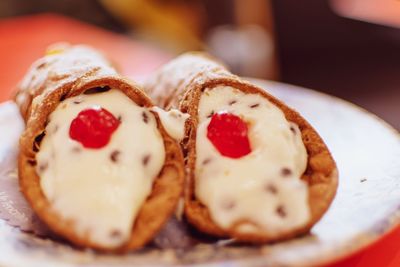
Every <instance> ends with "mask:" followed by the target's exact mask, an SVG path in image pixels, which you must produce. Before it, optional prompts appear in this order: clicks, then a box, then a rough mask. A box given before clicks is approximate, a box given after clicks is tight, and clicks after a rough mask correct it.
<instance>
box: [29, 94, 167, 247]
mask: <svg viewBox="0 0 400 267" xmlns="http://www.w3.org/2000/svg"><path fill="white" fill-rule="evenodd" d="M99 106H100V107H102V108H105V109H107V110H108V111H109V112H111V113H112V114H113V115H114V116H115V117H116V118H119V119H120V120H121V123H120V125H119V127H118V128H117V130H116V131H115V132H114V133H113V134H112V137H111V140H110V142H109V143H108V144H107V145H106V146H105V147H103V148H101V149H88V148H84V147H83V146H82V144H81V143H79V142H77V141H75V140H72V139H71V138H70V137H69V128H70V124H71V121H72V120H73V119H74V118H75V117H76V116H77V114H78V113H79V112H80V111H82V110H84V109H87V108H92V107H99ZM143 114H145V115H143ZM49 120H50V121H49V123H48V125H47V126H46V135H45V137H44V138H43V140H42V143H41V146H40V151H39V152H38V153H37V155H36V159H37V162H38V166H37V172H38V174H39V176H40V179H41V180H40V183H41V187H42V190H43V193H44V195H45V196H46V198H47V199H48V200H49V201H50V203H51V206H52V208H53V209H54V210H55V211H56V212H57V213H58V214H60V215H61V216H62V217H64V219H66V220H71V221H72V222H73V224H71V227H74V229H75V231H76V233H77V234H78V235H79V236H81V237H87V238H89V239H90V240H91V241H92V242H95V243H97V244H100V245H102V246H104V247H111V248H112V247H117V246H119V245H121V244H123V243H124V242H126V241H127V240H128V239H129V238H130V235H131V230H132V226H133V223H134V221H135V218H136V216H137V213H138V211H139V210H140V208H141V206H142V204H143V203H144V201H145V200H146V198H147V197H148V196H149V194H150V193H151V189H152V184H153V181H154V179H155V177H157V175H158V173H159V172H160V170H161V168H162V166H163V164H164V159H165V150H164V143H163V139H162V137H161V134H160V133H159V131H158V128H157V124H156V120H155V117H154V115H153V114H152V112H151V111H150V110H149V109H147V108H143V107H139V106H138V105H136V104H135V103H134V102H133V101H132V100H131V99H129V98H128V97H127V96H126V95H124V94H123V93H122V92H120V91H118V90H115V89H112V90H110V91H108V92H104V93H96V94H91V95H79V96H76V97H72V98H68V99H66V100H65V101H63V102H62V103H60V104H59V105H58V107H57V108H56V110H55V111H54V112H52V113H51V115H50V117H49Z"/></svg>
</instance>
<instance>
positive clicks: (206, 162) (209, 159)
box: [202, 158, 211, 165]
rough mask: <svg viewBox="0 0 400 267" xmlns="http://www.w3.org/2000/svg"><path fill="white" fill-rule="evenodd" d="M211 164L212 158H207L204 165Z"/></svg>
mask: <svg viewBox="0 0 400 267" xmlns="http://www.w3.org/2000/svg"><path fill="white" fill-rule="evenodd" d="M210 162H211V158H206V159H205V160H203V163H202V164H203V165H207V164H208V163H210Z"/></svg>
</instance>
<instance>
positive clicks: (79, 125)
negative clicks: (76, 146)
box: [69, 107, 120, 149]
mask: <svg viewBox="0 0 400 267" xmlns="http://www.w3.org/2000/svg"><path fill="white" fill-rule="evenodd" d="M119 124H120V121H119V120H118V119H116V118H115V117H114V115H113V114H111V113H110V112H109V111H107V110H106V109H104V108H100V107H99V108H97V107H96V108H89V109H85V110H82V111H81V112H79V114H78V115H77V116H76V118H75V119H73V121H72V122H71V126H70V128H69V136H70V137H71V139H73V140H76V141H78V142H80V143H81V144H82V145H83V146H84V147H86V148H97V149H98V148H102V147H104V146H106V145H107V144H108V142H109V141H110V138H111V135H112V134H113V133H114V131H115V130H116V129H117V128H118V126H119Z"/></svg>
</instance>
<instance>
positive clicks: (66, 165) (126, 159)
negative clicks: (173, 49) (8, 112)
mask: <svg viewBox="0 0 400 267" xmlns="http://www.w3.org/2000/svg"><path fill="white" fill-rule="evenodd" d="M15 101H16V103H17V104H18V106H19V107H20V111H21V114H22V116H23V118H24V120H25V122H26V128H25V131H24V132H23V134H22V136H21V138H20V154H19V163H18V171H19V183H20V188H21V191H22V192H23V194H24V195H25V197H26V199H27V200H28V202H29V203H30V205H31V206H32V208H33V210H34V211H35V212H36V213H37V215H38V216H39V217H40V219H41V220H43V221H44V222H45V223H46V224H47V226H48V227H49V228H50V229H51V230H52V231H53V232H55V233H56V234H58V235H60V236H62V237H64V238H65V239H67V240H69V241H71V242H72V243H74V244H76V245H78V246H83V247H90V248H94V249H98V250H104V251H126V250H132V249H136V248H140V247H142V246H144V245H145V244H146V243H148V242H149V241H150V240H152V239H153V237H154V236H155V235H156V233H157V232H158V231H159V230H160V228H161V227H162V226H163V224H164V223H165V222H166V221H167V220H168V219H169V216H170V215H171V213H173V212H174V210H175V206H176V204H177V203H178V200H179V198H180V197H181V193H182V190H183V180H184V168H183V157H182V153H181V150H180V148H179V145H178V143H177V140H176V139H174V138H173V137H171V136H170V134H169V133H168V132H173V133H177V132H178V133H179V127H180V125H179V123H178V122H176V123H169V124H168V123H166V124H165V125H166V126H164V124H163V123H162V121H161V118H160V116H159V115H158V113H160V112H161V111H158V112H155V111H154V110H153V104H152V102H151V101H150V99H149V98H148V97H147V96H146V95H145V93H144V92H143V91H142V90H141V89H139V87H138V86H137V85H135V84H133V83H131V82H128V81H127V80H125V79H123V78H121V77H120V75H119V74H118V73H117V71H116V70H115V68H114V67H113V66H112V65H111V64H110V63H109V61H108V60H107V59H106V58H105V57H104V56H103V55H102V54H101V53H99V52H98V51H96V50H94V49H92V48H90V47H86V46H82V45H76V46H70V45H58V46H53V47H52V48H50V49H49V51H48V53H47V55H46V56H44V57H43V58H41V59H39V60H37V61H36V62H35V63H34V64H33V65H32V67H31V68H30V70H29V71H28V73H27V74H26V76H25V77H24V79H23V80H22V82H21V83H20V85H19V88H18V92H17V94H16V96H15ZM175 113H176V117H178V115H179V116H181V117H182V116H183V115H181V114H180V113H177V112H175ZM181 121H182V123H183V122H184V120H181ZM176 128H178V129H176ZM182 129H183V124H182ZM182 131H183V130H182ZM175 138H179V134H177V135H175Z"/></svg>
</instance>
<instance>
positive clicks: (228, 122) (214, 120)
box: [207, 112, 251, 159]
mask: <svg viewBox="0 0 400 267" xmlns="http://www.w3.org/2000/svg"><path fill="white" fill-rule="evenodd" d="M207 138H208V139H209V140H210V141H211V143H212V144H213V145H214V147H215V148H216V149H217V150H218V151H219V153H221V154H222V155H223V156H226V157H230V158H235V159H236V158H240V157H243V156H246V155H247V154H249V153H250V152H251V148H250V142H249V137H248V130H247V124H246V122H244V121H243V120H242V119H241V118H240V117H238V116H236V115H234V114H231V113H227V112H219V113H215V114H214V115H212V117H211V121H210V124H208V127H207Z"/></svg>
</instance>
